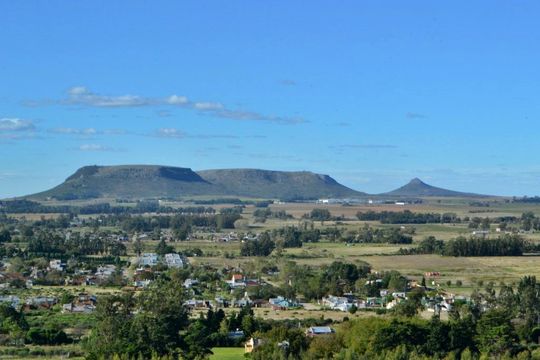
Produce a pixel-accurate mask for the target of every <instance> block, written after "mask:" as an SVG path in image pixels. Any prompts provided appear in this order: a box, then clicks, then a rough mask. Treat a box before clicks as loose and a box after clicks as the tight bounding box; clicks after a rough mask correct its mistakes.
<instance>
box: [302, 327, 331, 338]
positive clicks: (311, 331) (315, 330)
mask: <svg viewBox="0 0 540 360" xmlns="http://www.w3.org/2000/svg"><path fill="white" fill-rule="evenodd" d="M335 332H336V331H335V330H334V329H333V328H331V327H330V326H311V327H309V328H308V329H307V330H306V335H307V336H309V337H314V336H324V335H332V334H334V333H335Z"/></svg>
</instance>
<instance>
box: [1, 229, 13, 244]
mask: <svg viewBox="0 0 540 360" xmlns="http://www.w3.org/2000/svg"><path fill="white" fill-rule="evenodd" d="M10 241H11V233H10V232H9V230H8V229H2V230H1V231H0V243H5V242H10Z"/></svg>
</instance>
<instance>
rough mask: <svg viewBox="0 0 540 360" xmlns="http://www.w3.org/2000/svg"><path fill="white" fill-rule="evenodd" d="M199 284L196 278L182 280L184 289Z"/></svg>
mask: <svg viewBox="0 0 540 360" xmlns="http://www.w3.org/2000/svg"><path fill="white" fill-rule="evenodd" d="M197 284H199V280H196V279H186V280H184V287H185V288H186V289H191V288H192V287H193V286H195V285H197Z"/></svg>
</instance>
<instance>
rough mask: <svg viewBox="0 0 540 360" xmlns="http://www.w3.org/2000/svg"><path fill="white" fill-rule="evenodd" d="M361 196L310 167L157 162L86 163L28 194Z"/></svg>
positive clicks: (63, 197)
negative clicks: (283, 168)
mask: <svg viewBox="0 0 540 360" xmlns="http://www.w3.org/2000/svg"><path fill="white" fill-rule="evenodd" d="M361 195H365V194H364V193H361V192H358V191H355V190H352V189H350V188H348V187H346V186H344V185H341V184H339V183H338V182H337V181H335V180H334V179H332V178H331V177H330V176H328V175H320V174H315V173H312V172H308V171H299V172H289V171H270V170H258V169H225V170H204V171H199V172H195V171H193V170H191V169H189V168H180V167H172V166H158V165H120V166H96V165H94V166H85V167H82V168H80V169H79V170H77V171H76V172H75V173H74V174H73V175H71V176H69V177H68V178H67V179H66V180H65V181H64V182H63V183H62V184H60V185H58V186H56V187H54V188H52V189H50V190H47V191H44V192H41V193H38V194H34V195H30V196H28V197H27V198H29V199H46V198H54V199H59V200H71V199H90V198H131V199H143V198H185V197H189V196H239V197H250V198H273V199H317V198H321V197H331V198H344V197H354V196H361Z"/></svg>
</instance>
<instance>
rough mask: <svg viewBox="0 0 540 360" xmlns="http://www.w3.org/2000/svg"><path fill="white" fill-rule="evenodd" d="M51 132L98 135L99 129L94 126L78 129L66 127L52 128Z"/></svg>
mask: <svg viewBox="0 0 540 360" xmlns="http://www.w3.org/2000/svg"><path fill="white" fill-rule="evenodd" d="M49 132H51V133H54V134H65V135H96V134H97V133H98V131H97V130H96V129H94V128H86V129H76V128H66V127H61V128H54V129H50V130H49Z"/></svg>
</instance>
